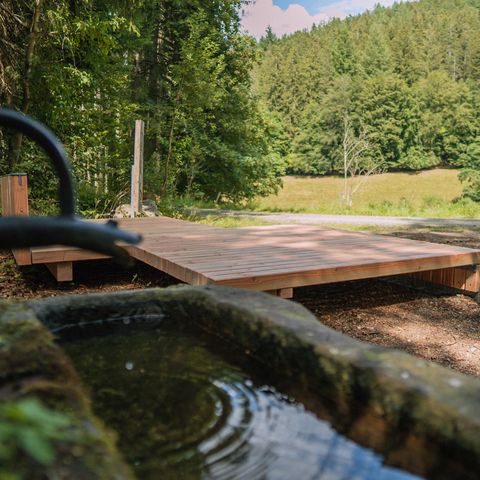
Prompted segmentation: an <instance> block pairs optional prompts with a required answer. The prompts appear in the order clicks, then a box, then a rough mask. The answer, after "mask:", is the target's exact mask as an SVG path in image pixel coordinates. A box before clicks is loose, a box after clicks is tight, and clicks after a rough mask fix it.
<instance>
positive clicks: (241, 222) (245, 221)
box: [184, 215, 273, 228]
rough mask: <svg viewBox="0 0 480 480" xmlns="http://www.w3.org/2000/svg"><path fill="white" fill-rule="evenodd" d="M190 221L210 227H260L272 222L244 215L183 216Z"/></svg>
mask: <svg viewBox="0 0 480 480" xmlns="http://www.w3.org/2000/svg"><path fill="white" fill-rule="evenodd" d="M184 219H185V220H189V221H191V222H197V223H203V224H205V225H210V226H212V227H220V228H240V227H261V226H264V225H272V224H273V223H272V222H265V221H263V220H258V219H255V218H245V217H233V216H232V217H217V216H213V215H208V216H207V217H189V218H186V217H185V218H184Z"/></svg>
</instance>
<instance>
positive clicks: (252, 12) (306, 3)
mask: <svg viewBox="0 0 480 480" xmlns="http://www.w3.org/2000/svg"><path fill="white" fill-rule="evenodd" d="M406 1H407V0H406ZM393 2H394V0H296V1H295V0H294V1H292V0H255V1H254V2H253V3H251V4H249V5H247V6H246V7H244V15H243V19H242V24H243V29H244V31H245V32H247V33H249V34H250V35H253V36H254V37H257V38H259V37H261V36H262V35H263V34H264V33H265V30H266V29H267V27H268V26H270V27H271V28H272V30H273V31H274V32H275V33H276V34H277V35H279V36H282V35H284V34H289V33H293V32H295V31H297V30H304V29H310V28H311V26H312V25H313V24H314V23H315V24H319V23H321V22H326V21H328V20H330V19H331V18H345V17H346V16H348V15H354V14H357V13H361V12H364V11H365V10H370V9H372V8H373V7H374V6H375V5H376V4H381V5H385V6H390V5H392V4H393Z"/></svg>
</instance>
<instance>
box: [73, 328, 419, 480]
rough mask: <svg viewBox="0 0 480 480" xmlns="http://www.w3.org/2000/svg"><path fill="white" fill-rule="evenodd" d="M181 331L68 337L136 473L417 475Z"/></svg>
mask: <svg viewBox="0 0 480 480" xmlns="http://www.w3.org/2000/svg"><path fill="white" fill-rule="evenodd" d="M206 342H207V341H206V340H204V339H199V338H195V336H193V335H189V334H185V333H171V332H159V331H149V332H141V331H139V332H136V333H130V334H125V335H120V334H117V335H111V336H104V337H97V338H89V339H82V340H76V341H69V342H68V343H66V344H64V347H65V349H66V350H67V352H68V353H69V354H70V356H71V357H72V358H73V360H74V362H75V364H76V366H77V369H78V370H79V372H80V375H81V376H82V377H83V379H84V381H85V383H87V384H88V385H89V387H90V388H91V391H92V395H93V401H94V409H95V412H96V413H97V415H98V416H100V417H101V418H103V420H104V421H105V423H106V424H107V425H108V426H110V427H111V428H112V429H114V430H116V431H117V433H118V435H119V447H120V449H121V451H122V452H123V454H124V456H125V458H126V459H127V461H129V462H130V463H131V465H133V466H134V468H135V471H136V473H137V476H138V478H139V479H142V480H148V479H155V480H157V479H160V478H162V479H188V480H190V479H229V480H230V479H248V480H253V479H262V480H263V479H298V480H307V479H322V480H327V479H332V480H339V479H348V480H357V479H369V480H378V479H394V480H409V479H413V478H417V477H414V476H413V475H409V474H407V473H404V472H402V471H400V470H396V469H394V468H389V467H385V466H384V465H382V459H381V457H380V456H378V455H376V454H375V453H373V452H372V451H370V450H368V449H365V448H362V447H360V446H358V445H356V444H355V443H353V442H352V441H350V440H348V439H347V438H345V437H343V436H342V435H339V434H338V433H336V432H335V431H334V430H333V429H332V428H331V427H330V425H329V424H328V423H326V422H324V421H322V420H319V419H318V418H317V417H315V415H313V414H312V413H310V412H308V411H306V410H305V409H304V408H303V406H302V405H301V404H299V403H296V402H295V401H294V400H293V399H290V398H288V397H285V396H282V395H281V394H280V393H279V392H278V391H276V390H275V389H274V388H273V387H271V386H267V385H263V384H262V383H261V382H258V381H257V380H254V379H253V377H252V376H251V375H249V374H247V373H245V372H244V371H243V370H242V369H240V368H239V367H237V366H234V365H233V364H230V363H227V362H226V361H225V360H224V359H222V358H221V357H219V356H217V355H216V354H214V353H212V348H211V346H209V345H207V343H206Z"/></svg>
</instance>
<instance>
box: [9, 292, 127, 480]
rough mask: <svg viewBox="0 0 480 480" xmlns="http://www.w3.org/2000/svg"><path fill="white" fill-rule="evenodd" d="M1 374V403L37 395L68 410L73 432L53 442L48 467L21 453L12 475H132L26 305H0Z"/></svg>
mask: <svg viewBox="0 0 480 480" xmlns="http://www.w3.org/2000/svg"><path fill="white" fill-rule="evenodd" d="M0 372H1V374H0V401H1V402H6V401H9V402H11V401H16V400H20V399H23V398H28V397H34V398H37V399H39V400H40V401H41V402H42V403H43V404H44V405H46V406H48V407H49V408H51V409H53V410H55V411H59V412H63V413H65V414H67V415H68V416H69V418H70V419H71V425H70V427H69V429H70V430H71V432H72V433H74V434H75V435H73V437H75V440H72V441H68V442H67V441H58V442H56V443H55V448H56V450H57V455H56V460H55V462H54V463H53V464H52V465H49V466H42V465H40V464H38V463H36V462H35V461H33V460H32V459H31V458H28V457H27V456H26V455H22V454H20V455H21V456H22V458H19V459H18V462H17V465H18V470H17V472H16V473H17V474H19V475H20V476H21V477H22V478H25V479H29V480H30V479H31V480H35V479H37V478H38V479H43V478H58V479H72V478H75V479H78V480H83V479H85V480H87V479H88V480H94V479H129V478H133V476H132V474H131V472H130V470H129V468H128V467H126V466H125V465H124V464H123V462H122V460H121V458H120V456H119V454H118V453H117V451H116V449H115V436H114V434H113V433H111V432H109V431H108V430H107V429H106V428H105V427H104V425H103V424H102V423H101V422H100V421H99V420H98V419H96V418H95V417H94V416H93V414H92V412H91V409H90V402H89V399H88V397H87V396H86V395H85V393H84V391H83V389H82V387H81V384H80V382H79V380H78V377H77V374H76V372H75V369H74V368H73V366H72V364H71V362H70V360H69V359H68V357H66V356H65V354H64V353H63V351H62V349H61V348H60V347H59V346H58V345H57V344H56V343H55V342H54V337H53V335H52V334H51V333H50V332H49V331H48V330H47V329H46V328H45V327H44V326H43V325H42V324H41V323H40V322H39V321H38V319H37V318H36V317H35V315H34V313H33V311H32V310H31V309H29V308H28V307H27V306H26V305H23V304H13V303H7V302H5V303H3V304H2V305H0Z"/></svg>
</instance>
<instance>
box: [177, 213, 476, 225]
mask: <svg viewBox="0 0 480 480" xmlns="http://www.w3.org/2000/svg"><path fill="white" fill-rule="evenodd" d="M185 211H186V212H188V213H189V214H191V215H195V216H199V217H207V216H210V215H211V216H217V217H244V218H256V219H261V220H265V221H268V222H275V223H302V224H307V225H308V224H313V225H315V224H319V223H329V224H335V223H336V224H339V225H342V224H343V225H375V226H380V227H381V226H384V227H389V226H405V227H469V228H476V227H480V219H479V220H475V219H467V218H419V217H380V216H367V215H321V214H318V213H271V212H249V211H244V210H217V209H201V208H191V209H186V210H185Z"/></svg>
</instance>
